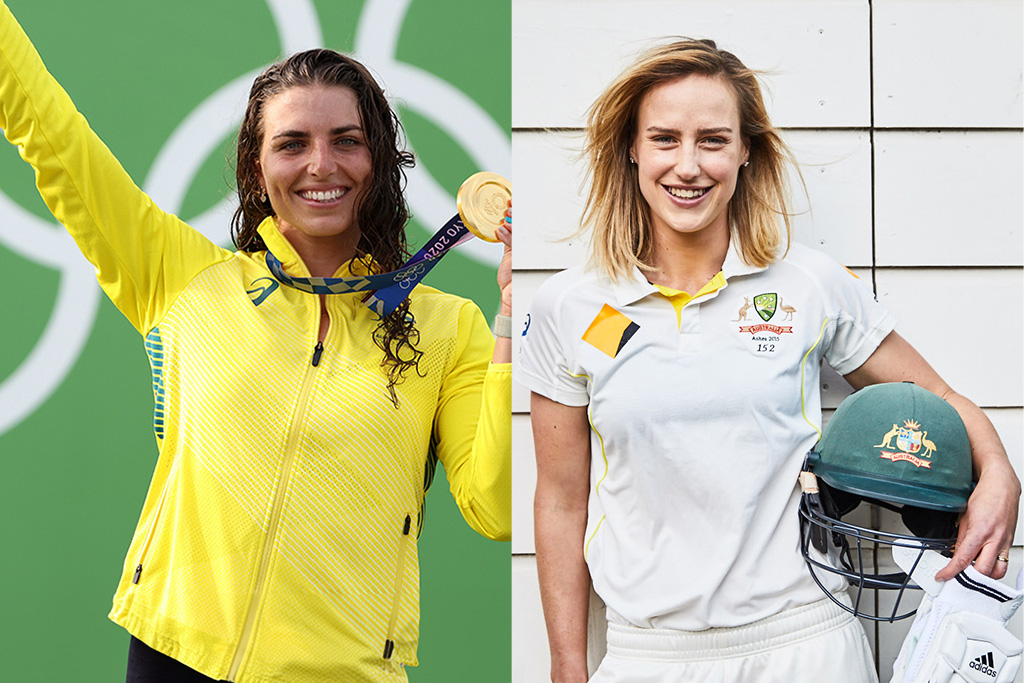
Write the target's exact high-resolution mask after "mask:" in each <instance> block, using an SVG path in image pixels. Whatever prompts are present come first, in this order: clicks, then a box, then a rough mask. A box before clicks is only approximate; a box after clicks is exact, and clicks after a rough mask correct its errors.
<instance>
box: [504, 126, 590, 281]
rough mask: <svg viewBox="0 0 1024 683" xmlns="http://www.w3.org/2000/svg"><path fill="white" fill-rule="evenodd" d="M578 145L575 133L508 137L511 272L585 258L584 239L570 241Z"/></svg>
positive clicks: (579, 168) (577, 190)
mask: <svg viewBox="0 0 1024 683" xmlns="http://www.w3.org/2000/svg"><path fill="white" fill-rule="evenodd" d="M581 145H582V135H581V134H580V133H575V134H572V133H523V132H514V133H513V134H512V173H513V177H514V178H515V179H516V199H515V212H516V216H515V226H516V256H515V264H514V265H515V267H516V268H517V269H524V268H528V269H545V268H547V269H555V268H557V269H562V268H568V267H569V266H572V265H575V264H577V263H582V262H583V261H584V260H586V257H587V243H586V241H585V240H584V239H583V238H582V237H578V236H577V237H572V236H573V235H575V234H576V233H577V231H578V228H579V224H580V217H581V215H582V213H583V202H584V193H583V189H582V188H583V181H584V174H585V170H584V165H583V163H582V161H581V160H580V158H579V155H580V147H581Z"/></svg>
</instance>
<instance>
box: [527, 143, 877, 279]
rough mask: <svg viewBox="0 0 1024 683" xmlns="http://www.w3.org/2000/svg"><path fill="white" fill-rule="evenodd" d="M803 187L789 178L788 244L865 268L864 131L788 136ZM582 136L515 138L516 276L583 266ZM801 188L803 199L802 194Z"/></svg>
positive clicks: (867, 155) (867, 152) (867, 185)
mask: <svg viewBox="0 0 1024 683" xmlns="http://www.w3.org/2000/svg"><path fill="white" fill-rule="evenodd" d="M784 137H785V139H786V142H787V144H789V145H790V147H791V148H792V151H793V154H794V156H795V157H796V159H797V161H798V163H799V165H800V173H801V174H802V176H803V183H801V181H800V179H799V177H798V176H797V174H796V173H795V171H794V172H793V173H791V174H790V175H791V189H792V195H793V203H792V206H791V212H793V213H795V214H796V215H795V216H794V217H793V238H794V240H796V241H798V242H802V243H804V244H809V245H811V246H813V247H815V248H817V249H820V250H822V251H825V252H827V253H828V254H830V255H831V256H833V257H834V258H836V259H837V260H839V261H840V262H842V263H844V264H846V265H849V266H869V265H871V220H872V219H871V143H870V138H869V136H868V134H867V133H865V132H863V131H833V130H813V131H809V130H800V131H786V132H784ZM581 144H582V138H581V137H580V133H578V132H576V133H564V132H562V133H553V132H534V131H531V132H517V133H514V134H513V136H512V147H513V156H512V159H513V161H512V164H513V172H514V174H515V175H514V177H515V178H516V231H517V232H516V260H515V267H516V268H517V269H561V268H567V267H569V266H572V265H576V264H578V263H582V262H584V261H585V260H586V258H587V239H586V238H585V237H583V236H579V235H578V234H577V232H578V227H579V222H580V218H581V216H582V213H583V203H584V195H585V190H584V181H585V168H584V165H583V162H582V161H581V159H580V156H579V148H580V145H581ZM805 186H806V192H805V191H804V189H805Z"/></svg>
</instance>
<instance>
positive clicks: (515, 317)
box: [512, 271, 555, 413]
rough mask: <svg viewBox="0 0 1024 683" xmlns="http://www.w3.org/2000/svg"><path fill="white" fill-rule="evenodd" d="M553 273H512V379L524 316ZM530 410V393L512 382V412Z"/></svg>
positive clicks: (517, 356) (517, 383)
mask: <svg viewBox="0 0 1024 683" xmlns="http://www.w3.org/2000/svg"><path fill="white" fill-rule="evenodd" d="M554 273H555V271H515V272H513V273H512V289H513V290H514V291H515V305H514V306H513V309H512V330H513V333H512V378H513V380H514V379H515V378H516V367H517V363H518V359H519V342H520V341H521V340H522V338H523V336H522V331H523V330H524V329H525V327H526V319H527V318H526V316H527V314H528V313H529V312H530V306H531V305H532V304H533V295H534V292H536V291H537V288H538V287H540V285H541V283H542V282H544V281H545V280H547V279H548V278H549V277H551V276H552V275H554ZM529 410H530V392H529V391H527V390H526V388H525V387H523V385H521V384H519V382H516V381H513V382H512V412H513V413H525V412H528V411H529Z"/></svg>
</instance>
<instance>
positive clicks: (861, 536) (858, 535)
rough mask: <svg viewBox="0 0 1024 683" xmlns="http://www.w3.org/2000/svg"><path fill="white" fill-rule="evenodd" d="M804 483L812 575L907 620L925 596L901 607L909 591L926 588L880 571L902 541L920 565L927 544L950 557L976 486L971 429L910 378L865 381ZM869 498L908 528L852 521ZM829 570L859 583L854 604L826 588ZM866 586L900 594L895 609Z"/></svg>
mask: <svg viewBox="0 0 1024 683" xmlns="http://www.w3.org/2000/svg"><path fill="white" fill-rule="evenodd" d="M800 484H801V488H802V490H803V493H802V495H801V500H800V551H801V553H802V554H803V556H804V560H805V562H806V563H807V567H808V569H809V570H810V572H811V576H812V577H813V578H814V581H815V582H816V583H817V584H818V586H820V587H821V588H822V590H824V591H825V593H826V595H828V596H829V597H830V598H832V600H833V601H835V602H836V603H837V604H839V605H840V606H842V607H843V608H844V609H846V610H847V611H851V612H853V613H854V614H856V615H857V616H860V617H865V618H867V619H871V620H874V621H895V620H897V619H905V618H906V617H909V616H912V615H913V614H914V612H915V611H916V603H917V601H916V600H911V601H909V602H911V603H912V604H913V605H914V606H915V607H914V608H908V607H906V606H904V608H903V611H902V612H901V607H900V603H901V602H902V601H903V598H904V592H905V591H906V590H919V586H917V584H915V583H914V582H913V581H911V579H910V577H909V576H908V575H907V574H906V573H904V572H901V571H893V572H889V573H879V572H878V570H876V569H874V567H875V566H876V564H877V563H884V564H888V560H889V557H888V554H889V553H890V552H891V550H892V548H893V547H895V546H901V547H904V548H912V549H914V550H915V551H917V552H918V553H919V554H918V561H920V557H921V556H923V554H924V551H925V550H934V551H936V552H939V553H942V554H944V555H946V556H947V557H948V556H950V555H952V553H953V547H954V545H955V543H956V535H957V531H956V525H957V519H958V517H959V515H960V513H961V512H963V511H964V510H965V509H966V508H967V499H968V497H969V496H970V494H971V490H972V489H973V483H972V481H971V445H970V442H969V441H968V438H967V430H966V429H965V428H964V424H963V421H962V420H961V419H960V416H959V415H958V414H957V412H956V410H955V409H954V408H953V407H952V406H951V405H949V404H948V403H947V402H946V401H944V400H943V399H941V398H939V397H938V396H936V395H935V394H933V393H931V392H930V391H927V390H925V389H922V388H921V387H918V386H916V385H914V384H912V383H910V382H902V383H891V384H875V385H872V386H869V387H865V388H863V389H861V390H860V391H857V392H855V393H854V394H852V395H850V396H849V397H847V398H846V400H845V401H843V402H842V404H841V405H840V406H839V408H838V409H837V410H836V412H835V414H834V415H833V416H832V419H831V420H830V421H829V423H828V425H827V426H826V427H825V431H824V432H823V433H822V435H821V439H820V440H819V441H818V444H817V446H816V447H815V448H814V449H813V450H812V451H811V452H810V453H809V454H808V455H807V459H806V460H805V461H804V471H803V472H801V474H800ZM861 503H872V504H875V505H878V506H880V507H882V508H886V509H888V510H892V511H894V512H896V513H898V514H899V516H900V518H901V519H902V521H903V526H905V527H906V529H892V530H883V529H872V528H868V527H866V526H861V525H859V524H856V523H854V522H852V521H850V520H846V521H844V519H843V518H844V517H846V516H847V515H850V514H851V513H852V512H853V511H854V510H855V509H856V508H857V507H859V506H860V505H861ZM877 526H883V525H882V524H879V525H877ZM896 526H898V525H896ZM915 566H916V562H915ZM894 568H895V567H894ZM829 574H831V575H838V576H839V577H842V578H843V579H845V580H846V581H847V582H849V584H850V585H851V587H852V588H854V589H855V593H853V594H851V596H850V598H851V602H852V606H850V605H845V604H843V602H841V601H839V600H837V599H836V597H835V596H834V595H833V593H832V590H830V589H829V588H828V587H826V583H828V584H831V585H832V586H835V585H836V583H837V582H836V581H834V580H827V579H828V575H829ZM838 583H840V584H841V582H838ZM865 589H875V590H893V591H898V593H896V594H895V596H894V599H893V607H892V610H891V611H888V608H886V609H885V610H883V609H872V608H873V607H874V604H875V601H874V600H872V599H870V598H869V596H867V595H865V594H864V590H865ZM882 602H885V601H879V604H881V603H882ZM883 611H888V613H887V614H884V615H882V614H880V612H883Z"/></svg>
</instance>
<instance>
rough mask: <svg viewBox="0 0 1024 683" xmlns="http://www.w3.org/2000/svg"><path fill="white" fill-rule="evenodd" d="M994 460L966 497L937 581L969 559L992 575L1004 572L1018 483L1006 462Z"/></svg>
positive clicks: (963, 566) (964, 565)
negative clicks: (948, 557)
mask: <svg viewBox="0 0 1024 683" xmlns="http://www.w3.org/2000/svg"><path fill="white" fill-rule="evenodd" d="M999 462H1000V461H996V462H994V463H992V464H990V465H989V466H988V467H986V468H985V469H984V470H983V471H982V473H981V475H980V477H979V478H978V484H977V486H976V487H975V488H974V492H973V493H972V494H971V497H970V498H969V499H968V501H967V510H966V511H965V512H964V514H963V515H962V516H961V517H960V528H959V532H958V533H957V542H956V552H955V553H954V554H953V558H952V559H951V560H950V561H949V564H947V565H946V566H945V567H943V568H942V570H941V571H940V572H939V573H938V574H936V575H935V578H936V579H937V580H939V581H946V580H948V579H951V578H953V577H954V576H956V575H957V574H959V573H960V572H962V571H963V570H964V569H966V568H967V567H968V565H970V564H971V563H972V562H973V563H974V568H975V569H977V570H978V571H979V572H981V573H982V574H986V575H988V576H991V577H992V578H993V579H1001V578H1003V576H1005V575H1006V568H1007V565H1008V563H1007V562H1004V561H1002V560H999V559H998V558H999V556H1002V557H1005V558H1008V557H1009V548H1010V545H1011V543H1013V532H1014V529H1015V528H1016V526H1017V505H1018V500H1019V497H1020V483H1019V482H1018V480H1017V476H1016V474H1015V473H1014V472H1013V468H1012V467H1010V465H1009V462H1006V461H1002V462H1006V467H1005V468H1002V467H1000V466H999Z"/></svg>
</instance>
